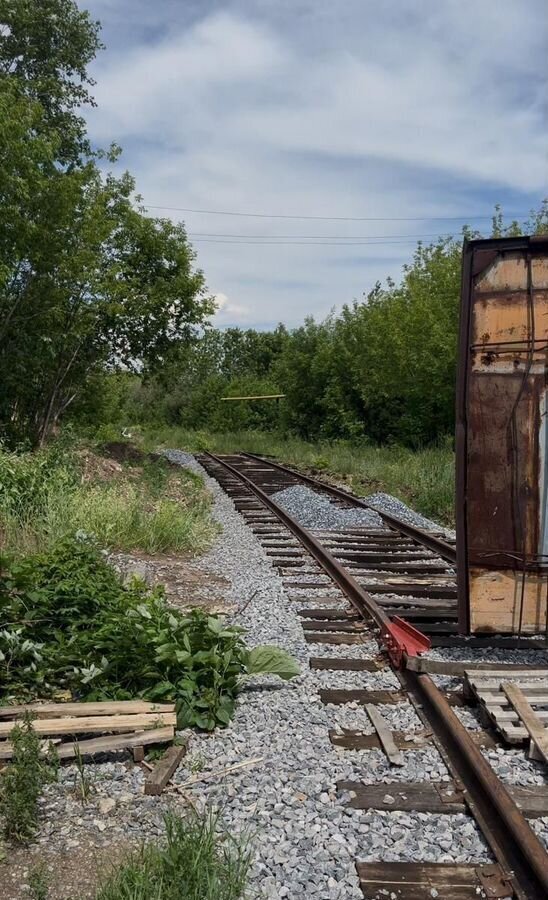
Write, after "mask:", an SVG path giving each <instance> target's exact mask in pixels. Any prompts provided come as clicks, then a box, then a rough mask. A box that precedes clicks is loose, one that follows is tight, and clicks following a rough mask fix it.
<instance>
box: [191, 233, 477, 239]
mask: <svg viewBox="0 0 548 900" xmlns="http://www.w3.org/2000/svg"><path fill="white" fill-rule="evenodd" d="M188 236H189V237H191V238H195V237H197V238H198V237H199V238H206V237H207V238H245V239H247V238H251V239H252V240H258V241H259V240H260V241H263V240H264V241H270V240H287V239H293V238H296V239H299V240H301V239H302V240H304V239H306V240H318V241H330V240H336V241H350V240H352V241H354V240H356V241H364V240H371V241H377V240H379V241H380V240H384V239H390V240H391V239H392V238H410V239H416V240H419V239H420V238H424V237H439V236H441V237H460V236H461V232H460V231H452V232H449V231H443V232H440V231H430V232H422V233H419V234H224V233H220V234H217V233H215V232H211V231H189V232H188Z"/></svg>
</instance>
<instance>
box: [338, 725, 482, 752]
mask: <svg viewBox="0 0 548 900" xmlns="http://www.w3.org/2000/svg"><path fill="white" fill-rule="evenodd" d="M468 733H469V735H470V738H471V739H472V740H473V741H474V743H475V744H476V746H478V747H486V748H487V749H488V750H494V749H495V747H497V742H496V740H495V737H494V736H493V735H492V734H490V733H489V732H488V731H484V730H483V729H481V730H480V729H476V730H475V731H469V732H468ZM392 734H393V738H394V741H395V743H396V747H397V748H398V749H399V750H420V749H422V748H423V747H427V746H429V745H431V744H432V743H433V737H432V732H430V731H425V730H417V731H394V732H393V733H392ZM329 739H330V741H331V743H332V744H334V746H336V747H344V748H345V749H347V750H380V749H381V743H380V741H379V739H378V737H377V735H376V734H363V732H361V731H356V730H352V729H350V728H343V731H342V734H341V733H340V732H338V731H335V730H334V729H332V730H330V732H329Z"/></svg>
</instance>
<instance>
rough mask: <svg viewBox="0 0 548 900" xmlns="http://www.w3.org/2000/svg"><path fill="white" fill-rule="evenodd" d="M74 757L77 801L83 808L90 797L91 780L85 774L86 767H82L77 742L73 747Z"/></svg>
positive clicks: (81, 758) (82, 762) (82, 761)
mask: <svg viewBox="0 0 548 900" xmlns="http://www.w3.org/2000/svg"><path fill="white" fill-rule="evenodd" d="M74 756H75V763H76V771H77V772H78V791H77V793H78V799H79V800H80V803H81V804H82V806H85V805H86V803H87V802H88V800H89V798H90V796H91V792H92V784H91V779H90V777H89V775H88V773H87V772H86V767H85V765H84V760H83V757H82V753H81V751H80V744H79V743H78V742H76V743H75V745H74Z"/></svg>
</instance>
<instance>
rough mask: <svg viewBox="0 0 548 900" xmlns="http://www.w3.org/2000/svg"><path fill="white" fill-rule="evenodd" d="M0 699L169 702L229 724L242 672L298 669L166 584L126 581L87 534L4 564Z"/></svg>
mask: <svg viewBox="0 0 548 900" xmlns="http://www.w3.org/2000/svg"><path fill="white" fill-rule="evenodd" d="M0 614H1V615H0V619H1V621H3V622H4V623H5V625H4V628H3V629H2V630H1V631H0V664H3V665H4V667H5V678H4V682H3V684H2V686H1V687H0V696H2V695H3V696H4V697H6V696H7V697H18V698H20V699H25V698H28V697H32V696H35V695H36V694H40V695H42V696H51V695H53V694H55V692H57V691H59V690H63V691H69V692H70V694H71V695H72V696H73V697H74V698H75V699H82V700H105V699H117V700H126V699H130V698H134V697H142V698H144V699H147V700H157V701H160V700H167V701H171V700H174V701H176V703H177V709H178V713H179V721H180V724H181V725H197V726H198V727H200V728H204V729H212V728H214V727H215V725H216V724H220V725H226V724H228V722H229V721H230V718H231V716H232V713H233V709H234V701H235V697H236V694H237V692H238V690H239V687H240V684H241V678H242V676H243V675H245V674H254V673H257V672H261V671H269V672H276V673H277V674H279V675H280V676H281V677H282V678H291V677H293V676H294V675H296V674H298V671H299V669H298V667H297V665H296V663H295V662H294V661H293V660H292V659H291V657H290V656H289V655H288V654H287V653H285V651H282V650H280V649H279V648H254V649H253V650H252V651H248V650H247V649H246V647H245V644H244V642H243V635H242V629H240V628H236V627H226V625H225V624H224V623H223V621H222V620H221V619H219V618H218V617H216V616H208V615H207V613H205V612H203V611H202V610H198V609H196V610H193V611H192V612H190V613H189V614H188V615H183V614H182V613H181V612H180V611H179V610H176V609H173V608H171V607H170V606H168V604H167V603H166V600H165V595H164V592H163V589H162V588H155V589H154V590H152V591H150V590H148V589H147V587H146V585H145V584H144V582H142V581H139V580H134V581H133V582H132V583H131V584H129V585H126V584H124V583H123V581H122V579H121V577H120V576H119V575H118V574H117V573H116V572H115V570H114V569H113V568H112V567H111V566H110V565H109V564H108V562H107V561H106V560H105V558H104V556H103V555H102V554H101V553H100V551H99V550H98V549H97V548H96V547H95V546H94V545H93V544H92V543H91V542H90V541H89V540H85V539H81V540H76V539H70V540H69V539H66V540H64V541H62V542H60V543H59V544H58V545H57V546H56V547H55V548H54V549H53V550H52V551H50V552H48V553H45V554H41V555H37V556H34V557H29V558H27V559H26V560H24V561H23V562H14V561H13V560H11V561H10V560H8V559H4V561H3V566H2V564H1V560H0Z"/></svg>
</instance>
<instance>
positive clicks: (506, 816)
mask: <svg viewBox="0 0 548 900" xmlns="http://www.w3.org/2000/svg"><path fill="white" fill-rule="evenodd" d="M398 675H399V678H400V681H401V683H402V684H403V685H404V686H405V687H406V689H407V691H408V692H409V693H410V695H411V699H412V700H413V701H414V702H415V703H416V702H417V701H418V704H417V712H418V713H419V715H420V714H421V713H422V714H423V715H424V718H425V719H426V721H427V722H428V723H429V725H430V727H431V728H432V731H433V734H434V738H435V740H436V744H437V746H438V749H439V750H440V752H441V753H442V756H443V757H444V759H445V761H446V763H447V764H448V768H449V770H450V771H452V774H453V775H454V776H456V778H457V783H459V782H460V784H461V785H462V787H463V788H464V797H463V799H464V800H465V802H466V804H467V805H468V807H469V809H470V812H471V813H472V815H473V816H474V818H475V819H476V822H477V823H478V825H479V827H480V829H481V831H482V832H483V834H484V836H485V838H486V840H487V842H488V843H489V846H490V847H491V850H492V851H493V853H494V855H495V857H496V859H497V860H498V862H499V865H500V866H501V868H502V869H503V870H504V872H505V875H506V876H507V878H508V881H509V882H510V883H511V884H512V887H513V890H514V893H515V895H516V896H517V897H518V898H519V900H546V898H547V897H548V853H547V852H546V850H545V848H544V846H543V844H542V843H541V841H540V839H539V838H538V837H537V835H536V834H535V832H534V831H533V829H532V828H531V826H530V825H529V822H528V821H527V819H526V818H525V816H524V815H523V814H522V812H521V811H520V809H519V808H518V806H517V805H516V803H515V801H514V800H513V798H512V797H511V796H510V794H509V793H508V791H507V790H506V787H505V786H504V784H503V783H502V781H500V779H499V778H498V777H497V775H496V774H495V773H494V771H493V769H492V768H491V766H490V765H489V763H488V762H487V761H486V760H485V758H484V757H483V754H482V753H481V750H480V749H479V747H478V746H476V744H474V742H473V741H472V740H471V738H470V735H469V734H468V732H467V731H466V728H465V727H464V725H462V723H461V722H460V721H459V719H458V718H457V716H456V715H455V713H454V712H453V710H452V709H451V707H450V706H449V703H448V702H447V700H446V698H445V697H444V696H443V694H442V693H441V691H440V690H439V689H438V688H437V687H436V685H435V684H434V682H433V681H432V679H431V678H430V676H429V675H420V674H418V673H414V672H410V671H409V670H406V671H405V672H400V673H398ZM440 745H441V746H440ZM497 896H500V895H498V894H497Z"/></svg>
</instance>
